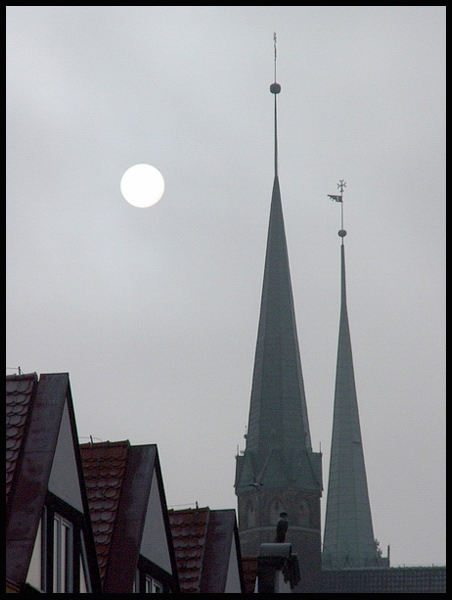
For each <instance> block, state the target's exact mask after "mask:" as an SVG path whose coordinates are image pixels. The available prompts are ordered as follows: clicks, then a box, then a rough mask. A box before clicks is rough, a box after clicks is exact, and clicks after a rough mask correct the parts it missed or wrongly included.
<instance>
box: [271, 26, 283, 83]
mask: <svg viewBox="0 0 452 600" xmlns="http://www.w3.org/2000/svg"><path fill="white" fill-rule="evenodd" d="M273 47H274V49H275V82H274V83H272V84H271V86H270V91H271V93H272V94H279V92H280V91H281V86H280V85H279V83H276V33H275V32H273Z"/></svg>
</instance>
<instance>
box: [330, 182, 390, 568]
mask: <svg viewBox="0 0 452 600" xmlns="http://www.w3.org/2000/svg"><path fill="white" fill-rule="evenodd" d="M344 187H345V182H344V181H343V180H341V181H340V182H339V184H338V188H339V189H340V191H341V195H340V196H330V198H332V199H333V200H336V202H340V203H341V229H340V231H339V236H340V237H341V240H342V241H341V309H340V321H339V340H338V350H337V367H336V387H335V394H334V415H333V434H332V441H331V457H330V473H329V481H328V496H327V507H326V520H325V531H324V542H323V555H322V563H323V568H324V569H347V568H348V569H350V568H361V567H388V566H389V559H388V558H386V559H384V558H382V557H381V556H380V552H379V549H378V548H377V545H376V542H375V539H374V533H373V527H372V516H371V512H370V502H369V493H368V489H367V478H366V467H365V464H364V453H363V444H362V438H361V428H360V424H359V414H358V402H357V397H356V387H355V375H354V369H353V358H352V347H351V340H350V329H349V322H348V313H347V300H346V288H345V244H344V238H345V236H346V234H347V232H346V231H345V230H344V228H343V196H342V192H343V189H344Z"/></svg>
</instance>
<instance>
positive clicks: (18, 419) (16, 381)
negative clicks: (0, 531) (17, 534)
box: [6, 373, 38, 503]
mask: <svg viewBox="0 0 452 600" xmlns="http://www.w3.org/2000/svg"><path fill="white" fill-rule="evenodd" d="M37 380H38V376H37V375H36V373H30V374H29V375H8V376H7V377H6V502H7V503H8V498H9V492H10V490H11V484H12V481H13V477H14V473H15V470H16V466H17V463H18V459H19V455H20V448H21V446H22V442H23V439H24V433H25V425H26V422H27V417H28V414H29V411H30V406H31V398H32V395H33V391H34V389H35V386H36V382H37Z"/></svg>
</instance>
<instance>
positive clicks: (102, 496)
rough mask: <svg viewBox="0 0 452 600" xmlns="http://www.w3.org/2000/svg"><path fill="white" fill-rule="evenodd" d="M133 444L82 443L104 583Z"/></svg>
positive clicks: (90, 504) (81, 447) (95, 537)
mask: <svg viewBox="0 0 452 600" xmlns="http://www.w3.org/2000/svg"><path fill="white" fill-rule="evenodd" d="M129 446H130V444H129V442H128V441H121V442H100V443H96V444H82V445H81V446H80V451H81V455H82V462H83V471H84V474H85V482H86V493H87V496H88V504H89V509H90V514H91V522H92V526H93V533H94V539H95V542H96V552H97V557H98V562H99V569H100V574H101V578H102V583H105V574H106V569H107V564H108V557H109V551H110V544H111V540H112V535H113V529H114V524H115V521H116V516H117V511H118V506H119V498H120V495H121V486H122V482H123V477H124V473H125V469H126V464H127V454H128V450H129Z"/></svg>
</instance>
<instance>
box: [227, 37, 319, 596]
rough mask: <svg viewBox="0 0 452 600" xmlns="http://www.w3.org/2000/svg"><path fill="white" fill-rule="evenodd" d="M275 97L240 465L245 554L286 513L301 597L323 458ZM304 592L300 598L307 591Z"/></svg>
mask: <svg viewBox="0 0 452 600" xmlns="http://www.w3.org/2000/svg"><path fill="white" fill-rule="evenodd" d="M273 39H274V47H275V81H274V83H272V84H271V86H270V91H271V93H272V94H274V111H275V113H274V115H275V116H274V119H275V120H274V153H275V155H274V158H275V172H274V180H273V191H272V197H271V208H270V221H269V225H268V237H267V250H266V256H265V267H264V281H263V285H262V297H261V307H260V315H259V326H258V333H257V342H256V353H255V359H254V371H253V380H252V388H251V400H250V410H249V420H248V430H247V435H246V447H245V450H244V451H243V452H241V453H240V454H239V456H237V457H236V477H235V484H234V485H235V492H236V494H237V501H238V513H239V531H240V544H241V548H242V554H243V555H244V556H258V555H259V554H260V548H261V544H262V543H268V542H270V543H271V542H274V532H275V528H276V524H277V522H278V521H279V519H280V515H281V513H287V515H288V517H287V518H288V523H289V528H288V531H287V541H288V542H290V543H291V544H292V546H293V549H294V552H295V553H298V555H299V556H302V557H303V560H302V561H300V584H299V586H300V590H302V591H303V592H316V593H317V592H319V591H320V569H321V536H320V497H321V495H322V468H321V454H320V453H317V452H313V451H312V448H311V438H310V434H309V423H308V412H307V408H306V399H305V392H304V385H303V376H302V372H301V361H300V352H299V348H298V338H297V328H296V323H295V310H294V301H293V295H292V284H291V280H290V269H289V256H288V252H287V242H286V233H285V228H284V218H283V211H282V205H281V192H280V187H279V179H278V124H277V116H278V115H277V94H279V93H280V91H281V86H280V85H279V83H277V82H276V36H274V38H273ZM300 590H299V591H300Z"/></svg>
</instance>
